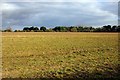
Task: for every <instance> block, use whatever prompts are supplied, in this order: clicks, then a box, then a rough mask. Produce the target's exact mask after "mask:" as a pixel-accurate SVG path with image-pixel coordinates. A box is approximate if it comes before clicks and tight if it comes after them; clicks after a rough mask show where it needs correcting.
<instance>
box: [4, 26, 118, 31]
mask: <svg viewBox="0 0 120 80" xmlns="http://www.w3.org/2000/svg"><path fill="white" fill-rule="evenodd" d="M4 32H12V29H11V28H9V29H6V30H4ZM14 32H120V26H116V25H114V26H111V25H107V26H106V25H105V26H103V27H99V28H94V27H83V26H70V27H66V26H56V27H54V28H49V29H47V28H46V27H45V26H42V27H40V28H38V27H34V26H32V27H24V28H23V30H15V31H14Z"/></svg>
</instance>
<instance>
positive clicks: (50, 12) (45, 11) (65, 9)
mask: <svg viewBox="0 0 120 80" xmlns="http://www.w3.org/2000/svg"><path fill="white" fill-rule="evenodd" d="M8 4H11V5H14V6H16V7H17V8H16V9H14V10H3V15H2V17H3V27H6V26H9V25H11V26H14V27H15V26H16V27H19V28H20V26H22V27H23V26H26V25H35V26H43V25H44V26H47V27H51V26H56V25H65V26H69V25H88V26H98V25H105V24H115V23H116V21H115V18H114V17H116V13H114V12H113V11H114V9H116V7H115V5H114V4H112V5H111V4H110V5H109V4H107V5H106V4H105V5H104V3H98V4H99V6H100V7H99V6H97V4H96V3H95V4H94V3H75V2H61V3H60V2H50V3H49V2H13V3H12V2H10V3H8ZM102 5H104V6H102ZM113 5H114V6H113ZM109 7H112V8H113V9H112V10H110V9H108V8H109Z"/></svg>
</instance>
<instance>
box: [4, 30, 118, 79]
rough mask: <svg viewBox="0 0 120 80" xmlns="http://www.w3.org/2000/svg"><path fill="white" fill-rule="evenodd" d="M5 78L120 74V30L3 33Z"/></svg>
mask: <svg viewBox="0 0 120 80" xmlns="http://www.w3.org/2000/svg"><path fill="white" fill-rule="evenodd" d="M2 52H3V54H2V57H3V58H2V59H3V60H2V64H3V71H2V73H3V78H81V79H82V78H93V77H94V78H115V77H118V64H119V61H118V33H74V32H73V33H72V32H71V33H70V32H64V33H59V32H56V33H55V32H38V33H37V32H20V33H19V32H17V33H14V32H10V33H7V32H6V33H2Z"/></svg>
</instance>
